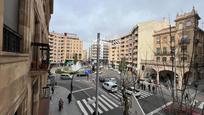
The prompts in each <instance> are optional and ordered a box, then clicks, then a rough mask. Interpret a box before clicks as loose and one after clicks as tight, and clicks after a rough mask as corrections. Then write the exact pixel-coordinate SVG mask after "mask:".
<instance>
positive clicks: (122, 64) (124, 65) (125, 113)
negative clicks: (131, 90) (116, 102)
mask: <svg viewBox="0 0 204 115" xmlns="http://www.w3.org/2000/svg"><path fill="white" fill-rule="evenodd" d="M126 68H127V63H126V59H125V58H122V59H121V61H120V64H119V71H120V72H121V74H120V78H121V77H122V74H123V78H122V81H121V82H122V87H123V88H122V95H123V102H124V111H123V115H128V112H129V104H128V97H127V95H126V93H125V90H126V87H127V84H128V83H127V80H126V79H125V73H126V72H127V71H126Z"/></svg>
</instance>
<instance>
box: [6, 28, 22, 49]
mask: <svg viewBox="0 0 204 115" xmlns="http://www.w3.org/2000/svg"><path fill="white" fill-rule="evenodd" d="M21 40H22V36H21V35H19V34H18V33H17V32H15V31H14V30H12V29H11V28H9V27H8V26H6V25H5V24H4V28H3V51H8V52H20V47H21Z"/></svg>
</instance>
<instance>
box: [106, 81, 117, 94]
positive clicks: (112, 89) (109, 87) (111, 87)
mask: <svg viewBox="0 0 204 115" xmlns="http://www.w3.org/2000/svg"><path fill="white" fill-rule="evenodd" d="M103 88H104V89H106V90H108V91H110V92H116V91H117V90H118V86H117V84H115V83H113V82H104V83H103Z"/></svg>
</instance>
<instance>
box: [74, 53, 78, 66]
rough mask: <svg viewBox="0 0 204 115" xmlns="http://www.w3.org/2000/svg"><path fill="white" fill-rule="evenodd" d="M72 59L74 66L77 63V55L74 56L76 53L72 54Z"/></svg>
mask: <svg viewBox="0 0 204 115" xmlns="http://www.w3.org/2000/svg"><path fill="white" fill-rule="evenodd" d="M73 59H74V65H76V63H77V61H78V59H77V54H76V53H75V54H74V57H73Z"/></svg>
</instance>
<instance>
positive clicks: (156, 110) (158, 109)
mask: <svg viewBox="0 0 204 115" xmlns="http://www.w3.org/2000/svg"><path fill="white" fill-rule="evenodd" d="M170 104H172V101H170V102H168V103H166V104H165V105H162V106H161V107H159V108H157V109H155V110H154V111H152V112H150V113H148V114H146V115H153V114H154V113H157V112H158V111H160V110H162V109H163V108H165V107H166V106H168V105H170Z"/></svg>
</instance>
